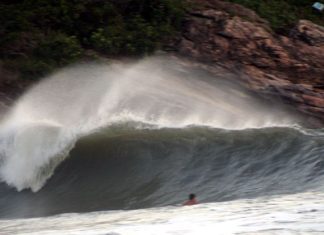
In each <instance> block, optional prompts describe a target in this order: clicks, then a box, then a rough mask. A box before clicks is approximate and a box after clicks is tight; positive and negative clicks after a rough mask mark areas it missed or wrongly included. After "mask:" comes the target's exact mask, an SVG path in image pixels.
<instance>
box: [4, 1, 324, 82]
mask: <svg viewBox="0 0 324 235" xmlns="http://www.w3.org/2000/svg"><path fill="white" fill-rule="evenodd" d="M228 1H231V2H235V3H239V4H242V5H244V6H246V7H248V8H251V9H253V10H255V11H256V12H257V13H258V14H259V15H260V16H261V17H263V18H265V19H267V20H268V21H269V22H270V24H271V26H272V27H273V28H274V29H275V30H281V29H285V28H287V27H291V26H292V25H293V24H294V23H295V22H296V21H297V20H298V19H301V18H303V19H309V20H312V21H313V22H315V23H318V24H320V25H324V13H317V12H316V11H314V10H313V9H312V8H311V5H312V3H313V1H312V0H228ZM184 2H185V0H2V1H1V2H0V22H1V27H0V62H1V63H2V66H5V67H6V68H8V69H11V70H16V71H19V72H20V73H21V74H22V75H23V77H24V78H39V77H41V76H43V75H44V74H46V73H48V72H50V71H52V70H53V69H55V68H57V67H61V66H65V65H67V64H70V63H73V62H74V61H76V60H78V59H80V58H84V57H85V56H92V57H95V56H97V55H101V54H103V55H105V56H121V55H126V56H132V55H143V54H149V53H151V52H153V51H154V50H156V49H157V48H159V47H160V44H161V42H162V41H163V40H164V39H165V38H166V37H167V36H169V35H172V34H173V33H175V32H176V31H177V30H178V29H179V27H180V25H181V24H180V23H181V20H182V18H183V16H184V12H185V4H184ZM196 3H197V4H199V1H196Z"/></svg>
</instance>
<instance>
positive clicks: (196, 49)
mask: <svg viewBox="0 0 324 235" xmlns="http://www.w3.org/2000/svg"><path fill="white" fill-rule="evenodd" d="M195 6H196V7H195V8H194V9H192V10H191V11H190V12H188V13H187V18H186V21H185V23H184V25H183V30H182V32H181V35H180V36H179V38H178V41H177V43H176V44H173V45H174V47H173V49H174V50H175V51H176V53H177V54H180V55H181V56H185V57H189V58H192V59H194V60H197V61H200V62H203V63H207V64H211V65H212V64H220V65H222V66H223V67H226V68H228V69H230V70H232V71H237V74H238V75H239V77H240V80H241V83H242V84H243V85H244V86H245V87H247V88H248V89H250V90H252V91H253V92H257V93H259V94H261V95H263V96H267V97H273V96H276V97H279V98H280V99H282V100H283V101H285V102H286V103H289V104H293V106H295V107H296V108H297V110H298V111H300V112H302V113H304V114H307V115H310V116H311V117H313V120H312V122H313V123H316V125H324V27H321V26H318V25H315V24H313V23H312V22H310V21H307V20H300V21H299V23H298V24H297V25H296V26H295V27H294V28H293V29H291V30H290V31H288V32H287V33H286V34H285V36H284V35H279V34H276V33H275V32H273V31H272V30H271V29H270V27H269V24H268V23H267V22H266V21H265V20H263V19H261V18H260V17H258V16H257V15H256V14H255V12H253V11H251V10H249V9H246V8H244V7H242V6H240V5H237V4H233V3H228V2H223V1H219V0H199V2H198V3H197V4H195ZM314 120H316V121H314ZM319 123H321V124H319Z"/></svg>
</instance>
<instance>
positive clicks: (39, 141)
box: [0, 57, 295, 191]
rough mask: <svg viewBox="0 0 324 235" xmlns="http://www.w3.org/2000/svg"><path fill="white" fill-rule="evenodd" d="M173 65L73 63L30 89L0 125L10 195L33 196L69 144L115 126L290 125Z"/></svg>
mask: <svg viewBox="0 0 324 235" xmlns="http://www.w3.org/2000/svg"><path fill="white" fill-rule="evenodd" d="M219 71H220V73H219V76H217V77H215V76H212V75H210V74H207V73H206V72H202V71H197V70H195V69H191V68H190V66H188V65H186V63H185V62H182V61H180V60H178V59H172V58H158V57H156V58H153V57H152V58H148V59H145V60H142V61H139V62H136V63H128V64H123V63H115V64H111V65H104V64H81V65H76V66H73V67H70V68H66V69H64V70H62V71H59V72H58V73H56V74H54V75H52V76H50V77H48V78H46V79H44V80H43V81H42V82H40V83H39V84H37V85H36V86H35V87H33V88H32V89H30V90H29V91H28V92H27V93H26V94H25V95H24V96H23V97H22V98H21V99H20V100H19V101H18V102H17V104H16V105H15V107H13V109H12V110H11V112H10V113H9V114H8V116H7V117H6V119H5V120H4V121H3V122H2V123H1V126H0V154H1V165H0V177H1V180H2V181H3V182H5V183H6V184H8V185H10V186H12V187H15V188H16V189H17V190H19V191H20V190H23V189H27V188H30V189H31V190H33V191H38V190H40V189H41V188H42V186H43V185H44V184H45V182H46V180H47V179H48V178H50V177H51V176H52V174H53V172H54V170H55V168H56V167H57V165H58V164H60V162H62V161H63V160H64V159H65V158H66V157H67V156H68V155H69V152H70V151H71V149H73V147H74V145H75V143H76V141H78V140H79V139H80V138H81V137H83V136H87V135H90V134H91V133H93V132H94V131H97V130H99V129H102V128H105V127H107V126H114V125H116V124H118V123H127V122H131V123H132V128H133V127H136V128H139V129H143V128H144V129H147V128H149V129H152V128H153V129H159V128H185V127H188V126H205V127H210V128H222V129H232V130H233V129H246V128H264V127H271V126H292V125H293V124H294V123H295V120H294V119H293V118H292V117H290V116H289V115H288V114H287V113H286V112H284V111H282V110H279V109H277V108H276V107H275V106H271V105H267V104H265V103H264V102H261V101H260V100H258V99H257V98H255V97H253V96H251V95H250V94H248V93H247V92H245V91H244V90H243V89H242V88H240V87H239V86H238V85H235V84H233V83H232V82H230V81H232V80H235V75H233V74H231V73H229V72H224V70H221V69H220V70H219Z"/></svg>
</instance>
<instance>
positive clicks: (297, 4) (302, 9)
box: [228, 0, 324, 31]
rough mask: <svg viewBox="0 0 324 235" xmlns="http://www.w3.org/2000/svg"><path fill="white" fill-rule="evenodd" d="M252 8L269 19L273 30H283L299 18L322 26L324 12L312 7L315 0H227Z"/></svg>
mask: <svg viewBox="0 0 324 235" xmlns="http://www.w3.org/2000/svg"><path fill="white" fill-rule="evenodd" d="M228 1H230V2H235V3H238V4H241V5H243V6H245V7H247V8H250V9H252V10H254V11H255V12H256V13H257V14H258V15H259V16H261V17H262V18H264V19H266V20H268V21H269V23H270V25H271V26H272V28H273V29H274V30H277V31H284V30H286V29H287V28H289V27H292V26H293V25H294V24H295V23H296V22H297V21H298V20H299V19H308V20H311V21H313V22H314V23H317V24H319V25H323V26H324V12H322V13H321V12H317V11H316V10H314V9H312V5H313V3H314V2H316V1H315V0H228Z"/></svg>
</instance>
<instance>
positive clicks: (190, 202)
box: [183, 193, 198, 206]
mask: <svg viewBox="0 0 324 235" xmlns="http://www.w3.org/2000/svg"><path fill="white" fill-rule="evenodd" d="M197 203H198V202H197V200H196V195H195V194H193V193H191V194H189V200H188V201H186V202H185V203H183V205H184V206H192V205H195V204H197Z"/></svg>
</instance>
